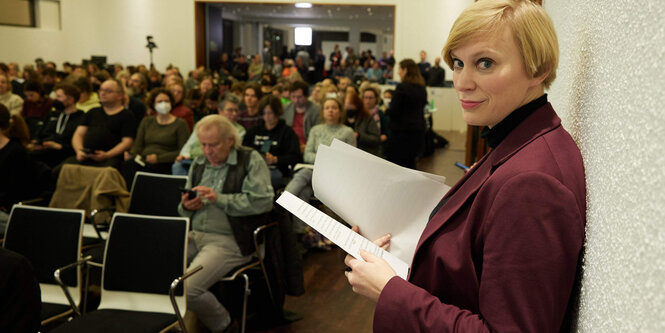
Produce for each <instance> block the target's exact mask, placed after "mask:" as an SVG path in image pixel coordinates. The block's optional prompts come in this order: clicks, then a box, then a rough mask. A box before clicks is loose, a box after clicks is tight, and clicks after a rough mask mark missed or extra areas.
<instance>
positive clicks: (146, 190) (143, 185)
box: [129, 171, 187, 216]
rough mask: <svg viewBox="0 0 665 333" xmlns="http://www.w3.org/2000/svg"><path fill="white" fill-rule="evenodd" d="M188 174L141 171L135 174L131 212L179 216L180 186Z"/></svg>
mask: <svg viewBox="0 0 665 333" xmlns="http://www.w3.org/2000/svg"><path fill="white" fill-rule="evenodd" d="M186 182H187V176H172V175H162V174H157V173H149V172H143V171H139V172H137V173H136V175H135V176H134V181H133V183H132V192H131V197H130V199H129V213H132V214H144V215H158V216H179V214H178V203H180V188H183V187H185V183H186Z"/></svg>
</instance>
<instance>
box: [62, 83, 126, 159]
mask: <svg viewBox="0 0 665 333" xmlns="http://www.w3.org/2000/svg"><path fill="white" fill-rule="evenodd" d="M124 100H125V91H124V89H123V87H122V84H120V83H119V82H118V81H116V80H114V79H109V80H106V81H104V82H103V83H102V85H101V86H100V88H99V102H100V103H101V104H102V106H101V107H98V108H94V109H92V110H90V111H88V113H86V114H85V116H84V117H83V120H82V121H81V124H80V125H79V126H78V127H77V128H76V131H75V132H74V136H73V137H72V147H73V148H74V151H75V152H76V156H75V157H73V158H69V159H67V161H65V163H79V164H85V165H92V166H113V167H115V168H118V167H119V166H120V163H121V162H122V157H123V153H124V152H125V151H127V150H129V149H130V148H131V147H132V144H133V143H134V137H135V136H136V120H135V119H134V116H133V115H132V113H131V111H129V110H127V109H126V108H125V106H124Z"/></svg>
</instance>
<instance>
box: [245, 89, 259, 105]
mask: <svg viewBox="0 0 665 333" xmlns="http://www.w3.org/2000/svg"><path fill="white" fill-rule="evenodd" d="M258 102H259V99H258V97H257V96H256V91H254V89H252V88H249V89H245V105H247V107H248V108H255V107H256V106H257V105H258Z"/></svg>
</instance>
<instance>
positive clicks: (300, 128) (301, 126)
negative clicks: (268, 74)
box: [282, 81, 321, 152]
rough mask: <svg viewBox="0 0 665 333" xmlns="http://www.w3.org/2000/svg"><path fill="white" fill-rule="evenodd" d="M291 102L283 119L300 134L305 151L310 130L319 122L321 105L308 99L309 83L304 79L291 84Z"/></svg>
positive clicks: (301, 149)
mask: <svg viewBox="0 0 665 333" xmlns="http://www.w3.org/2000/svg"><path fill="white" fill-rule="evenodd" d="M289 94H290V95H289V96H290V98H291V103H290V104H288V105H286V107H285V108H284V114H283V115H282V119H284V120H285V121H286V124H287V125H288V126H291V127H292V128H293V131H294V132H296V134H297V135H298V140H299V142H300V151H301V152H304V151H305V145H306V144H307V138H308V135H309V131H310V130H311V129H312V127H314V125H316V124H318V123H319V118H320V114H321V107H320V106H319V105H318V104H316V103H313V102H310V101H308V100H307V96H308V95H309V85H308V84H307V83H306V82H304V81H296V82H293V84H291V85H290V86H289Z"/></svg>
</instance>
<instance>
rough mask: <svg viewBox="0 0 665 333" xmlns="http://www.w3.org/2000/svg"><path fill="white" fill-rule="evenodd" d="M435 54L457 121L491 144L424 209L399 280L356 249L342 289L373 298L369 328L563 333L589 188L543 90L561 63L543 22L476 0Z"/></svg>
mask: <svg viewBox="0 0 665 333" xmlns="http://www.w3.org/2000/svg"><path fill="white" fill-rule="evenodd" d="M443 57H444V59H445V60H446V63H447V64H448V66H450V67H451V68H452V69H453V83H454V85H455V90H456V91H457V96H458V98H459V99H460V102H461V103H462V108H463V112H464V119H465V120H466V122H467V123H468V124H469V125H475V126H485V129H484V130H483V134H482V135H483V137H484V138H485V140H487V142H488V144H489V145H490V147H492V149H491V150H490V152H489V153H487V155H485V157H483V158H482V159H481V160H480V161H478V163H477V165H476V166H474V167H473V168H471V170H470V171H469V172H468V173H467V174H466V175H464V176H463V177H462V179H461V180H460V181H459V182H458V183H457V184H456V185H455V186H454V187H453V188H451V189H450V191H449V192H448V193H447V194H446V195H445V196H444V197H443V199H442V200H441V201H440V203H439V204H438V205H437V207H435V208H434V210H433V211H432V213H431V215H430V221H429V223H428V224H427V226H426V227H425V230H424V231H423V234H422V235H421V236H420V240H419V242H418V245H417V247H416V252H415V254H414V257H413V261H412V266H411V271H410V273H409V276H408V281H406V280H403V279H401V278H399V277H397V276H395V273H394V271H393V270H392V269H391V268H390V267H389V266H388V265H387V264H386V263H385V261H384V260H382V259H380V258H378V257H376V256H373V255H371V254H366V253H365V254H362V255H363V257H365V259H366V260H367V263H365V262H361V261H359V260H356V259H353V258H351V257H348V256H347V258H346V260H345V262H346V264H347V265H348V266H349V267H351V269H352V272H350V273H347V278H348V280H349V283H350V284H351V285H352V286H353V289H354V290H355V291H356V292H358V293H360V294H363V295H366V296H368V297H370V298H372V299H374V300H376V301H377V305H376V310H375V313H374V332H423V331H428V332H451V331H462V332H469V331H473V332H490V331H493V332H559V331H562V332H563V331H568V330H569V329H570V326H569V324H570V322H569V319H570V317H569V316H568V315H569V314H570V312H569V311H570V310H571V309H570V308H569V303H572V302H570V301H571V300H573V299H574V297H573V291H574V288H573V285H574V281H575V277H576V272H577V266H578V264H580V259H581V254H582V244H583V241H584V225H585V221H586V219H585V216H586V185H585V180H584V165H583V162H582V156H581V154H580V151H579V149H578V147H577V145H576V144H575V142H574V141H573V139H572V138H571V136H570V135H569V134H568V132H567V131H566V130H565V129H564V128H563V127H562V126H561V120H560V119H559V117H558V116H557V115H556V113H555V112H554V109H553V108H552V105H551V104H550V103H549V102H548V101H547V95H546V94H545V93H544V91H545V89H547V88H549V86H550V85H551V83H552V81H553V80H554V78H555V76H556V67H557V63H558V43H557V37H556V33H555V31H554V26H553V24H552V21H551V20H550V18H549V17H548V16H547V14H546V13H545V11H544V10H543V9H542V8H541V7H540V6H539V5H537V4H534V3H532V2H531V1H528V0H481V1H478V2H476V3H474V4H473V5H471V6H470V7H469V8H467V9H466V10H465V11H464V12H462V14H461V15H460V17H459V18H458V19H457V21H456V22H455V23H454V24H453V27H452V29H451V31H450V35H449V37H448V41H447V43H446V46H445V47H444V49H443ZM405 222H406V221H405ZM389 239H390V237H389V236H387V237H386V236H384V237H382V238H380V239H379V240H377V241H376V243H377V244H379V245H380V246H387V245H388V244H389Z"/></svg>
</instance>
